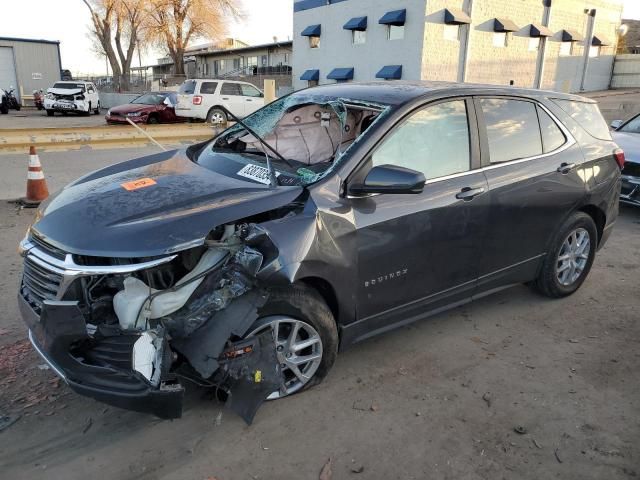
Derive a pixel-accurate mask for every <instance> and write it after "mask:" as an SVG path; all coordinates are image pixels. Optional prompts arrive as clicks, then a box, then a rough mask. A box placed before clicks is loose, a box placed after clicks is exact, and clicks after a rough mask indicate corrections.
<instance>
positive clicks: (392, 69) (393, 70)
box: [376, 65, 402, 80]
mask: <svg viewBox="0 0 640 480" xmlns="http://www.w3.org/2000/svg"><path fill="white" fill-rule="evenodd" d="M376 78H384V79H385V80H400V79H401V78H402V65H386V66H384V67H382V69H381V70H380V71H379V72H378V73H376Z"/></svg>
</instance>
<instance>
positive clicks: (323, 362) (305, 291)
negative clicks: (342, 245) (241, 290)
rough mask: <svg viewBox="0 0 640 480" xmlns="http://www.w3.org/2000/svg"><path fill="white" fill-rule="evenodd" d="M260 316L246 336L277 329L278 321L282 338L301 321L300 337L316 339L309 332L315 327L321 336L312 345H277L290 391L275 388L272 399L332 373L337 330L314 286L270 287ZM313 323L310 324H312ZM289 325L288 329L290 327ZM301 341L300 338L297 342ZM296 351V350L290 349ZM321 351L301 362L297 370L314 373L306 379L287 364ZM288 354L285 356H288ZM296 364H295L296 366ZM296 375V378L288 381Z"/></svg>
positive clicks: (313, 383) (318, 380) (311, 384)
mask: <svg viewBox="0 0 640 480" xmlns="http://www.w3.org/2000/svg"><path fill="white" fill-rule="evenodd" d="M258 317H259V318H258V320H257V321H256V322H255V323H254V324H253V326H252V327H251V328H250V329H249V333H248V334H247V335H246V337H251V336H253V335H256V334H258V333H261V332H263V331H264V330H265V329H271V330H272V332H273V331H275V330H274V324H276V323H277V324H278V325H279V327H278V328H279V330H278V332H279V338H280V339H282V341H284V340H283V339H284V338H286V337H287V336H288V334H290V333H291V330H292V328H291V326H292V323H296V322H297V323H298V324H299V330H297V331H298V332H299V333H298V336H297V337H296V339H297V338H300V341H301V342H302V341H305V340H306V341H309V340H311V341H313V340H314V339H315V338H317V337H316V336H315V335H310V333H311V332H312V331H313V332H315V334H317V336H318V337H319V343H318V342H317V341H316V342H315V343H314V344H313V345H311V346H309V347H305V348H301V349H297V350H293V349H292V350H289V349H288V348H287V346H286V345H288V342H287V344H286V345H285V346H282V345H281V346H278V355H279V357H281V358H280V361H281V362H286V363H283V367H284V368H283V373H285V381H286V382H287V392H286V393H285V394H282V392H279V391H278V392H273V393H272V394H271V395H270V396H269V399H276V398H282V397H285V396H289V395H292V394H294V393H298V392H301V391H303V390H306V389H307V388H309V387H312V386H313V385H317V384H318V383H320V382H321V381H322V380H323V379H324V377H325V376H326V375H327V373H329V370H330V369H331V367H332V366H333V363H334V362H335V360H336V356H337V354H338V330H337V328H336V322H335V320H334V318H333V314H332V313H331V310H330V309H329V307H328V306H327V304H326V303H325V301H324V300H323V299H322V297H321V296H320V295H319V294H318V293H317V292H316V291H315V290H313V289H311V288H309V287H305V286H301V285H292V286H288V287H274V288H271V289H269V291H268V299H267V302H266V303H265V305H264V306H263V307H262V308H261V309H260V310H259V311H258ZM309 327H311V328H309ZM287 328H288V330H287ZM296 339H294V341H293V343H296V342H295V340H296ZM297 343H298V344H300V342H297ZM290 351H295V352H296V354H297V355H296V354H291V353H289V352H290ZM318 351H319V352H320V355H321V357H320V359H318V360H319V361H317V360H314V361H310V362H308V363H306V364H301V365H300V366H299V368H298V372H302V373H307V374H309V375H310V376H311V378H310V379H308V380H306V381H305V382H304V383H303V382H301V381H300V380H299V378H297V377H296V376H295V372H294V371H293V369H292V368H289V366H288V365H292V366H293V365H294V363H295V362H296V361H299V359H300V358H312V357H313V356H315V355H317V352H318ZM285 357H286V358H285ZM314 362H315V363H314ZM293 368H296V367H295V366H294V367H293ZM291 379H293V380H295V382H292V383H289V381H290V380H291Z"/></svg>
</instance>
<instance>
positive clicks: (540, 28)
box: [529, 23, 553, 38]
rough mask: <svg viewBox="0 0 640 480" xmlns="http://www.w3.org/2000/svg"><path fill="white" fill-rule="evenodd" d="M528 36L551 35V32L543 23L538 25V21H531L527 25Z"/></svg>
mask: <svg viewBox="0 0 640 480" xmlns="http://www.w3.org/2000/svg"><path fill="white" fill-rule="evenodd" d="M529 36H530V37H538V38H539V37H553V32H552V31H551V30H549V29H548V28H547V27H545V26H544V25H540V24H538V23H532V24H531V25H529Z"/></svg>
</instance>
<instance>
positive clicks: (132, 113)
mask: <svg viewBox="0 0 640 480" xmlns="http://www.w3.org/2000/svg"><path fill="white" fill-rule="evenodd" d="M140 115H142V112H129V113H127V116H128V117H139V116H140Z"/></svg>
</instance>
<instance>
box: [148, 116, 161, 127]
mask: <svg viewBox="0 0 640 480" xmlns="http://www.w3.org/2000/svg"><path fill="white" fill-rule="evenodd" d="M147 123H148V124H149V125H157V124H158V123H160V121H159V120H158V117H157V116H156V115H149V118H147Z"/></svg>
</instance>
